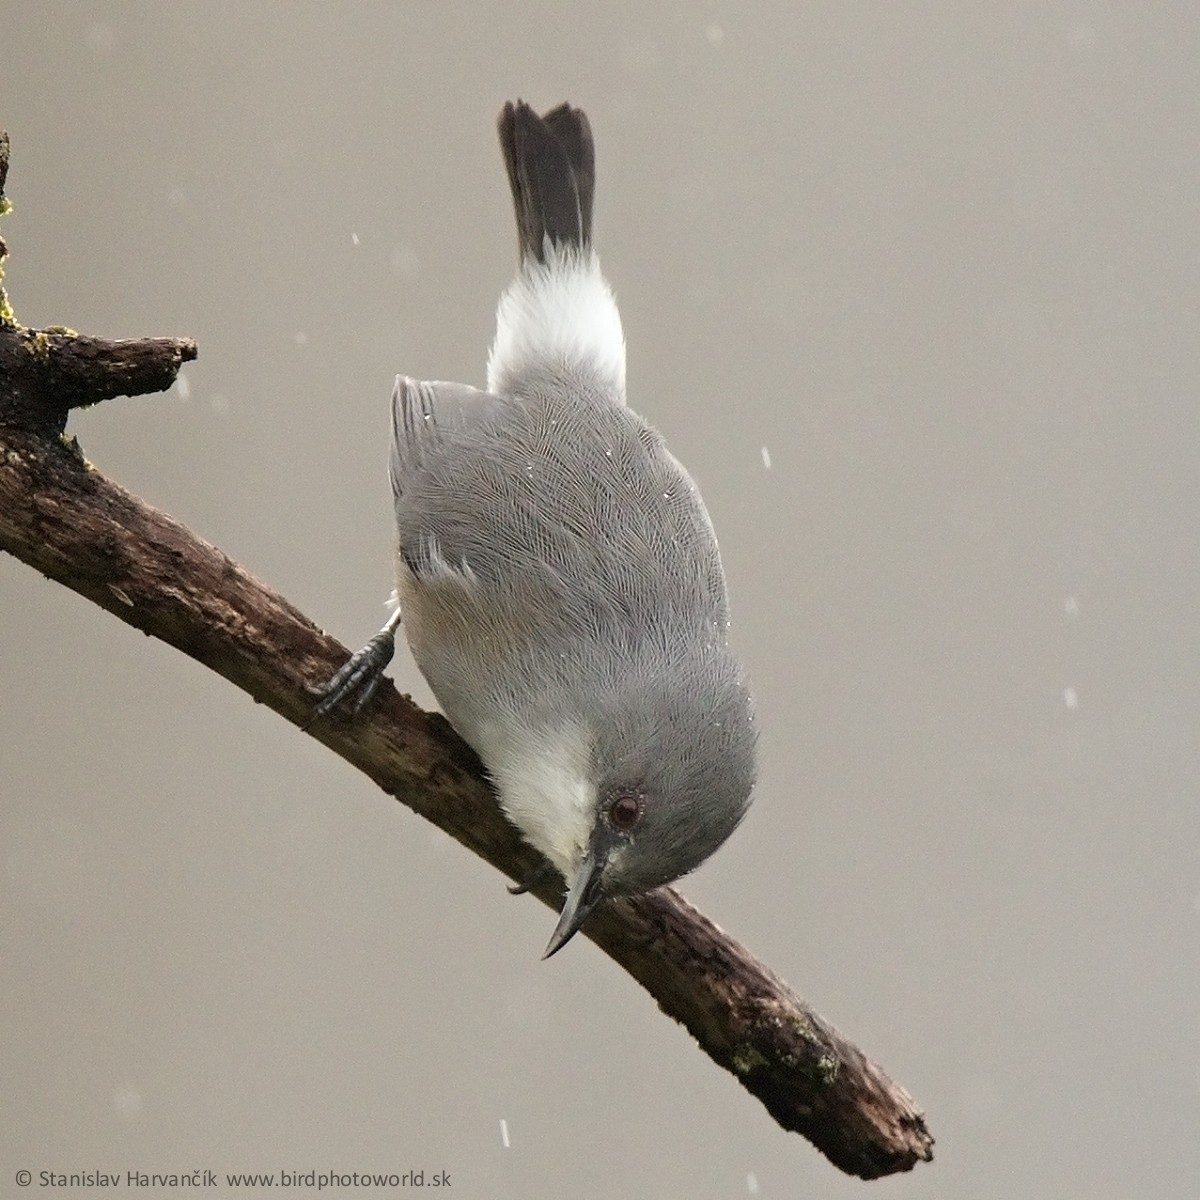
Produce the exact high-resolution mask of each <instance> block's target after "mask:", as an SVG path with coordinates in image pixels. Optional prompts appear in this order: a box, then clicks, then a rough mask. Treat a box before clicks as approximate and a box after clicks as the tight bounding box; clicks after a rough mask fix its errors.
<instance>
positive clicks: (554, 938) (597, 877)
mask: <svg viewBox="0 0 1200 1200" xmlns="http://www.w3.org/2000/svg"><path fill="white" fill-rule="evenodd" d="M607 861H608V852H607V849H602V848H600V847H598V846H597V845H596V843H595V841H594V840H593V842H592V845H591V847H590V848H589V850H588V852H587V857H586V858H585V859H584V860H583V862H582V863H580V864H579V871H578V872H577V873H576V875H575V882H574V883H572V884H571V890H570V891H569V892H568V893H567V900H566V903H565V904H564V905H563V910H562V914H561V915H560V916H559V918H558V924H557V925H555V927H554V932H553V933H552V934H551V935H550V943H549V945H548V946H547V947H546V953H545V954H543V955H542V959H543V960H545V959H547V958H549V957H550V955H552V954H557V953H558V952H559V951H560V950H561V949H562V948H563V947H564V946H565V945H566V944H567V943H568V942H569V941H570V940H571V939H572V938H573V937H574V936H575V935H576V934H577V933H578V932H579V930H580V927H581V926H582V925H583V923H584V921H586V920H587V919H588V914H589V913H590V912H591V911H592V909H593V908H595V907H596V902H597V901H598V900H599V899H600V898H601V895H602V891H601V881H602V880H603V878H604V864H605V863H606V862H607Z"/></svg>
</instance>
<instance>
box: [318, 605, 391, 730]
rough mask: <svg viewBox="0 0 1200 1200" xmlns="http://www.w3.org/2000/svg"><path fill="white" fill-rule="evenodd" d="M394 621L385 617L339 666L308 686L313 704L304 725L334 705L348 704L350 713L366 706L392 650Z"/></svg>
mask: <svg viewBox="0 0 1200 1200" xmlns="http://www.w3.org/2000/svg"><path fill="white" fill-rule="evenodd" d="M396 623H397V622H395V621H389V622H388V624H387V625H385V626H384V628H383V629H381V630H380V631H379V632H378V633H377V634H376V635H375V636H374V637H373V638H371V640H370V641H369V642H367V644H366V645H365V646H364V647H363V648H362V649H361V650H358V651H355V653H354V654H352V655H351V656H350V657H349V659H347V661H346V662H345V663H344V664H343V666H342V667H341V668H340V669H339V670H338V671H337V672H336V673H335V674H334V675H333V676H332V677H331V678H330V679H329V680H327V681H326V682H325V683H323V684H322V685H321V686H320V687H310V688H309V689H308V691H309V694H310V695H312V696H313V697H314V698H315V699H316V701H317V704H316V707H315V708H314V709H313V714H312V716H311V717H310V718H309V720H308V724H306V725H305V726H304V728H305V729H307V728H308V727H309V725H311V724H312V723H313V722H314V721H318V720H320V719H321V718H322V717H327V716H329V714H330V713H332V712H334V711H335V710H336V709H340V708H343V707H347V706H349V713H350V715H351V716H357V715H358V713H360V712H362V710H363V709H364V708H365V707H366V705H367V704H368V702H369V701H370V699H371V697H372V696H374V695H375V692H376V691H377V690H378V688H379V685H380V683H381V682H382V681H383V672H384V670H385V669H386V668H387V665H388V663H390V662H391V661H392V656H393V655H394V654H395V653H396Z"/></svg>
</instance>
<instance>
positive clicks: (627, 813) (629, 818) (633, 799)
mask: <svg viewBox="0 0 1200 1200" xmlns="http://www.w3.org/2000/svg"><path fill="white" fill-rule="evenodd" d="M641 819H642V802H641V800H640V799H638V797H637V796H634V795H631V794H630V793H629V792H622V793H621V795H619V796H617V797H616V798H615V799H614V800H613V801H612V803H611V804H609V806H608V820H609V823H610V824H611V825H612V827H613V828H614V829H615V830H617V832H618V833H628V832H629V831H630V830H631V829H632V828H633V827H634V826H635V825H636V824H637V823H638V822H639V821H640V820H641Z"/></svg>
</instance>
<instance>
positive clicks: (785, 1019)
mask: <svg viewBox="0 0 1200 1200" xmlns="http://www.w3.org/2000/svg"><path fill="white" fill-rule="evenodd" d="M6 169H7V142H6V141H5V140H3V139H2V135H0V211H2V207H3V181H4V175H5V172H6ZM3 252H4V247H3V243H2V242H0V257H2V255H3ZM0 277H2V276H0ZM5 314H6V315H5ZM195 353H196V351H195V345H194V343H192V342H190V341H188V340H187V339H165V338H163V339H142V340H138V341H119V342H109V341H104V340H102V339H98V338H87V337H81V336H79V335H77V334H73V333H71V332H70V331H69V330H62V329H54V330H43V331H35V330H29V329H25V328H23V327H21V326H20V325H18V324H17V323H16V322H15V320H14V319H13V318H12V314H11V310H8V309H7V305H6V302H5V298H4V295H3V292H2V291H0V549H2V550H5V551H7V552H8V553H10V554H12V555H14V556H15V557H16V558H19V559H20V560H21V561H23V562H26V563H28V564H29V565H30V566H32V567H34V568H35V569H36V570H39V571H41V572H42V573H43V574H45V575H46V576H47V577H48V578H50V579H53V580H55V581H57V582H59V583H61V584H63V585H64V586H66V587H69V588H71V589H73V590H74V591H76V592H79V593H80V594H81V595H83V596H86V597H87V598H88V599H90V600H92V601H94V602H95V603H96V604H99V605H100V606H101V607H102V608H104V609H107V610H108V611H109V612H111V613H113V614H114V615H115V616H117V617H119V618H120V619H121V620H123V621H125V622H127V623H128V624H130V625H133V626H134V627H136V628H138V629H141V630H143V631H144V632H146V633H148V634H151V635H153V636H155V637H158V638H161V639H162V640H163V641H165V642H169V643H170V644H171V645H173V646H176V647H177V648H178V649H180V650H182V651H183V652H184V653H185V654H188V655H189V656H191V657H192V658H194V659H195V660H196V661H197V662H200V663H203V664H204V665H205V666H207V667H210V668H211V669H212V670H214V671H216V672H218V673H219V674H221V675H223V676H224V677H225V678H226V679H228V680H229V681H230V682H231V683H233V684H234V685H236V686H237V687H239V688H241V689H242V690H244V691H246V692H247V693H249V694H250V695H251V696H253V697H254V699H255V700H257V701H260V702H261V703H263V704H267V705H269V706H270V707H271V708H273V709H274V710H275V711H276V712H278V713H279V714H280V715H281V716H283V717H284V718H285V719H286V720H288V721H291V722H293V723H294V724H296V725H298V726H301V727H303V726H305V724H306V723H307V722H308V721H309V718H310V716H311V707H312V706H311V700H310V697H309V693H308V691H307V687H308V686H310V685H314V684H317V683H319V682H323V681H324V680H326V679H327V678H328V677H329V676H330V674H332V672H333V671H334V670H335V669H336V668H337V667H339V666H340V665H341V664H342V663H343V662H344V661H345V659H346V657H347V651H346V649H345V648H344V647H343V646H341V645H340V644H339V643H338V642H337V641H336V640H335V639H333V638H331V637H330V636H328V635H327V634H325V633H323V632H322V631H321V630H320V629H319V628H318V627H317V626H316V625H315V624H314V623H313V622H312V621H310V620H309V619H308V618H307V617H305V616H304V614H302V613H301V612H299V611H298V610H297V609H295V608H294V607H293V606H292V605H290V604H289V603H288V602H287V601H286V600H285V599H284V598H283V597H282V596H279V595H278V594H277V593H275V592H273V591H272V590H271V589H270V588H268V587H266V586H265V585H264V584H262V583H261V582H260V581H259V580H257V579H255V578H254V576H253V575H251V574H250V573H249V572H248V571H246V570H245V569H244V568H242V567H241V566H239V565H238V564H237V563H235V562H233V561H232V560H231V559H229V558H228V557H227V556H226V555H225V554H223V553H222V552H221V551H220V550H219V549H217V548H216V547H215V546H212V545H210V544H209V543H207V542H205V541H203V540H202V539H200V538H198V537H196V535H195V534H193V533H191V532H190V531H189V530H188V529H186V528H185V527H184V526H183V525H181V524H180V523H179V522H178V521H175V520H174V519H173V518H171V517H170V516H168V515H167V514H165V513H162V512H160V511H158V510H157V509H155V508H153V507H151V506H150V505H148V504H146V503H144V502H143V501H141V500H139V499H138V498H137V497H136V496H133V495H131V494H130V493H129V492H127V491H125V490H124V489H122V488H121V487H120V486H119V485H117V484H115V483H113V482H112V481H110V480H108V479H106V478H105V477H104V476H103V475H101V474H100V473H99V472H98V471H96V470H95V469H94V468H93V467H92V466H91V465H90V464H89V463H87V462H86V460H85V459H84V458H83V456H82V454H81V453H80V452H79V450H78V447H77V446H76V445H75V443H74V441H73V440H69V439H64V438H62V437H60V436H59V434H60V431H61V430H62V429H63V427H64V424H65V421H66V417H67V414H68V411H69V409H71V408H72V407H75V406H77V405H79V404H87V403H95V402H97V401H99V400H102V399H105V398H107V397H110V396H114V395H118V394H129V395H136V394H141V393H144V392H148V391H152V390H161V389H163V388H166V387H168V386H170V383H171V381H172V380H173V379H174V377H175V373H176V371H177V370H178V368H179V365H180V364H181V363H182V362H184V361H186V360H188V359H190V358H193V357H195ZM308 732H309V734H310V736H312V737H315V738H317V739H318V740H320V741H321V742H323V743H324V744H325V745H327V746H328V747H329V748H330V749H331V750H333V751H334V752H335V753H336V754H339V755H340V756H341V757H342V758H344V759H345V760H346V761H347V762H349V763H351V764H352V765H354V766H355V767H357V768H358V769H359V770H361V771H362V772H363V773H364V774H366V775H368V776H369V777H370V778H371V779H373V780H374V781H375V782H376V783H377V784H378V785H379V786H380V787H381V788H382V789H383V790H384V791H385V792H387V793H388V794H390V795H392V796H395V797H396V798H397V799H399V800H400V801H401V802H402V803H404V804H406V805H408V806H409V807H410V808H411V809H413V810H414V811H415V812H417V813H419V814H420V815H421V816H423V817H425V818H426V819H427V820H429V821H432V822H433V823H434V824H435V825H437V826H438V827H439V828H441V829H443V830H445V831H446V832H447V833H449V834H450V835H451V836H452V837H454V838H456V839H457V840H458V841H459V842H461V843H462V844H463V845H464V846H466V847H468V848H469V849H470V850H473V851H474V852H475V853H476V854H478V855H480V856H481V857H483V858H485V859H486V860H487V861H488V862H490V863H492V864H493V865H494V866H495V867H496V868H497V869H498V870H500V871H502V872H503V873H504V874H506V875H507V876H508V877H509V878H510V879H513V880H516V881H521V880H524V879H526V878H527V877H528V876H529V874H530V872H531V870H532V868H533V867H534V866H535V865H536V858H535V855H534V854H533V852H532V851H530V850H529V848H528V847H527V846H525V845H523V844H522V842H521V841H520V839H519V838H518V837H517V836H516V834H515V832H514V831H513V829H512V827H511V826H510V825H509V824H508V823H507V821H505V819H504V818H503V816H502V815H501V813H500V811H499V809H498V808H497V806H496V803H495V800H494V798H493V796H492V794H491V792H490V791H489V789H488V786H487V784H486V782H485V780H484V777H483V773H482V770H481V768H480V764H479V762H478V760H477V759H476V757H475V755H474V754H473V753H472V751H471V750H470V748H469V747H468V746H466V744H465V743H464V742H462V740H461V739H460V738H458V736H457V735H456V734H455V733H454V731H453V729H451V728H450V726H449V725H448V724H447V722H446V721H445V720H444V719H443V718H441V717H440V716H438V715H436V714H431V713H425V712H423V711H421V710H420V709H418V708H417V707H416V706H415V705H414V704H412V703H411V701H409V700H408V699H407V698H405V697H402V696H400V695H399V694H398V693H397V692H396V690H395V689H394V688H393V687H385V688H383V689H381V692H380V694H379V696H378V697H377V698H376V699H375V700H374V701H373V702H372V703H371V705H370V706H369V708H368V710H367V711H366V712H364V713H363V714H362V715H361V716H360V717H358V718H356V719H354V720H352V721H330V720H326V721H320V722H317V723H315V724H313V725H312V727H311V728H310V729H309V730H308ZM533 893H534V894H535V895H536V896H537V897H538V898H539V899H540V900H542V901H543V902H545V903H546V904H548V905H550V906H552V907H557V905H558V903H559V902H560V899H561V896H560V894H559V890H558V886H557V885H556V884H555V883H553V882H544V883H540V884H538V885H536V886H535V887H534V888H533ZM583 932H584V934H585V935H586V936H587V937H590V938H591V939H592V940H593V941H594V942H596V943H597V945H599V946H600V947H601V948H602V949H603V950H604V952H605V953H606V954H607V955H608V956H609V957H610V958H612V959H613V960H614V961H615V962H616V963H618V964H619V965H620V966H622V967H623V968H624V969H625V970H626V971H628V972H629V974H630V975H632V976H633V977H634V978H635V979H636V980H637V981H638V982H639V983H641V984H642V986H643V987H644V988H645V989H646V990H647V991H648V992H649V993H650V994H651V996H653V997H654V999H655V1000H656V1001H657V1002H658V1005H659V1007H660V1008H662V1010H663V1011H664V1012H665V1013H667V1014H668V1015H669V1016H671V1017H673V1018H674V1019H675V1020H677V1021H679V1022H681V1023H682V1024H683V1025H684V1026H686V1028H687V1029H688V1030H689V1031H690V1032H691V1034H692V1035H693V1036H694V1037H695V1038H696V1040H697V1042H698V1043H699V1044H700V1047H701V1049H703V1050H704V1051H705V1053H706V1054H708V1055H709V1056H710V1057H711V1058H712V1059H713V1060H714V1061H715V1062H717V1063H718V1064H719V1065H721V1066H722V1067H724V1068H726V1070H728V1071H730V1072H731V1073H732V1074H733V1075H734V1076H735V1077H736V1078H737V1079H738V1080H739V1081H740V1082H741V1083H742V1085H743V1086H744V1087H745V1088H746V1089H747V1090H748V1091H749V1092H751V1093H752V1094H753V1095H755V1096H757V1097H758V1099H759V1100H761V1101H762V1103H763V1104H764V1105H765V1106H766V1108H767V1110H768V1111H769V1112H770V1113H771V1115H772V1117H774V1118H775V1120H776V1121H777V1122H778V1123H779V1124H780V1125H781V1126H782V1127H783V1128H784V1129H787V1130H792V1131H795V1132H797V1133H800V1134H802V1135H803V1136H804V1137H806V1138H807V1139H808V1140H809V1141H810V1142H812V1144H813V1145H814V1146H816V1147H817V1149H819V1150H820V1151H821V1152H822V1153H823V1154H825V1155H826V1156H827V1157H828V1158H829V1159H830V1161H831V1162H833V1163H834V1164H835V1165H836V1166H838V1167H839V1168H841V1169H842V1170H843V1171H846V1172H848V1173H850V1174H854V1175H858V1176H861V1177H862V1178H864V1179H871V1178H876V1177H878V1176H881V1175H887V1174H891V1173H893V1172H897V1171H905V1170H909V1169H911V1168H912V1167H913V1166H914V1165H915V1164H916V1163H917V1162H919V1161H928V1160H929V1159H930V1158H931V1157H932V1144H933V1139H932V1137H931V1136H930V1134H929V1132H928V1130H927V1129H926V1127H925V1121H924V1117H923V1114H922V1113H921V1112H920V1110H919V1109H918V1108H917V1107H916V1105H915V1103H914V1102H913V1099H912V1097H911V1096H909V1094H908V1093H907V1092H906V1091H905V1090H904V1089H903V1088H902V1087H900V1086H899V1085H898V1084H897V1083H895V1082H893V1081H892V1080H891V1079H889V1078H888V1076H887V1075H886V1074H885V1073H884V1072H883V1071H882V1070H881V1069H880V1068H879V1067H878V1066H876V1065H875V1064H874V1063H873V1062H871V1061H870V1060H869V1059H868V1058H867V1057H866V1056H865V1055H864V1054H863V1053H862V1052H861V1051H860V1050H858V1049H857V1048H856V1047H855V1046H853V1045H852V1044H851V1043H850V1042H848V1041H847V1040H846V1039H845V1038H844V1037H842V1035H841V1034H840V1033H838V1031H837V1030H836V1029H834V1028H833V1027H832V1026H831V1025H829V1024H828V1023H827V1022H826V1021H824V1020H823V1019H822V1018H821V1017H820V1016H818V1015H817V1014H816V1013H815V1012H814V1011H813V1010H812V1009H811V1008H809V1007H808V1005H806V1004H805V1003H804V1001H803V1000H801V999H800V997H799V996H798V995H797V994H796V993H795V992H794V991H792V990H791V989H790V988H789V987H788V986H787V985H786V984H785V983H784V982H783V981H782V980H780V979H779V978H778V977H777V976H775V975H774V974H773V973H772V972H771V971H770V970H769V969H768V968H767V967H766V966H765V965H764V964H763V963H761V962H759V961H758V960H757V959H755V958H754V957H753V956H752V955H751V954H750V953H749V951H747V950H746V949H744V948H743V947H742V946H740V945H739V944H738V943H737V942H736V941H734V940H733V939H732V938H731V937H730V936H729V935H728V934H726V933H724V932H723V931H722V930H721V929H719V928H718V927H717V926H716V925H714V924H713V923H712V922H711V921H709V920H708V919H707V918H706V917H704V916H703V915H702V914H700V913H699V912H697V911H696V909H694V908H693V907H692V906H691V905H689V904H688V903H687V901H685V900H684V899H683V897H682V896H680V895H679V893H678V892H676V891H675V890H674V889H672V888H661V889H659V890H658V891H656V892H653V893H650V894H649V895H646V896H642V897H639V898H637V899H633V900H625V901H619V902H616V903H613V904H610V905H608V906H607V907H605V908H603V909H601V910H600V911H598V912H597V913H595V914H594V916H593V917H592V919H591V920H590V921H589V923H588V925H587V926H585V928H584V930H583Z"/></svg>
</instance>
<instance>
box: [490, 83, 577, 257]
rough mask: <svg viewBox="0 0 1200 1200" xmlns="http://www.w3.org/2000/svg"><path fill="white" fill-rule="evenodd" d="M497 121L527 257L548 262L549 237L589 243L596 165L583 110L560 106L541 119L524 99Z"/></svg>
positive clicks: (522, 252) (508, 106) (560, 243)
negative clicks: (547, 241)
mask: <svg viewBox="0 0 1200 1200" xmlns="http://www.w3.org/2000/svg"><path fill="white" fill-rule="evenodd" d="M497 124H498V128H499V133H500V148H501V151H502V152H503V154H504V165H505V167H506V168H507V170H508V182H509V185H510V186H511V188H512V195H513V208H514V209H515V211H516V217H517V247H518V250H519V252H520V256H521V259H522V261H524V260H525V259H526V258H527V257H532V258H534V259H536V260H537V261H538V262H544V261H545V257H546V240H547V239H549V240H550V242H551V243H552V244H554V245H557V246H573V247H576V248H577V249H586V248H587V247H589V246H590V245H591V241H592V196H593V193H594V191H595V182H596V167H595V149H594V147H593V145H592V131H591V127H590V126H589V125H588V119H587V117H586V116H585V115H584V113H583V111H582V110H581V109H578V108H572V107H571V106H570V105H569V104H560V105H559V106H558V107H557V108H555V109H552V110H551V111H550V112H548V113H546V115H545V116H544V117H539V116H538V115H537V113H535V112H534V111H533V109H532V108H530V107H529V105H528V104H526V103H525V102H524V101H522V100H518V101H517V102H516V104H511V103H510V104H506V105H505V106H504V108H503V110H502V111H501V113H500V118H499V121H498V122H497Z"/></svg>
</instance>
